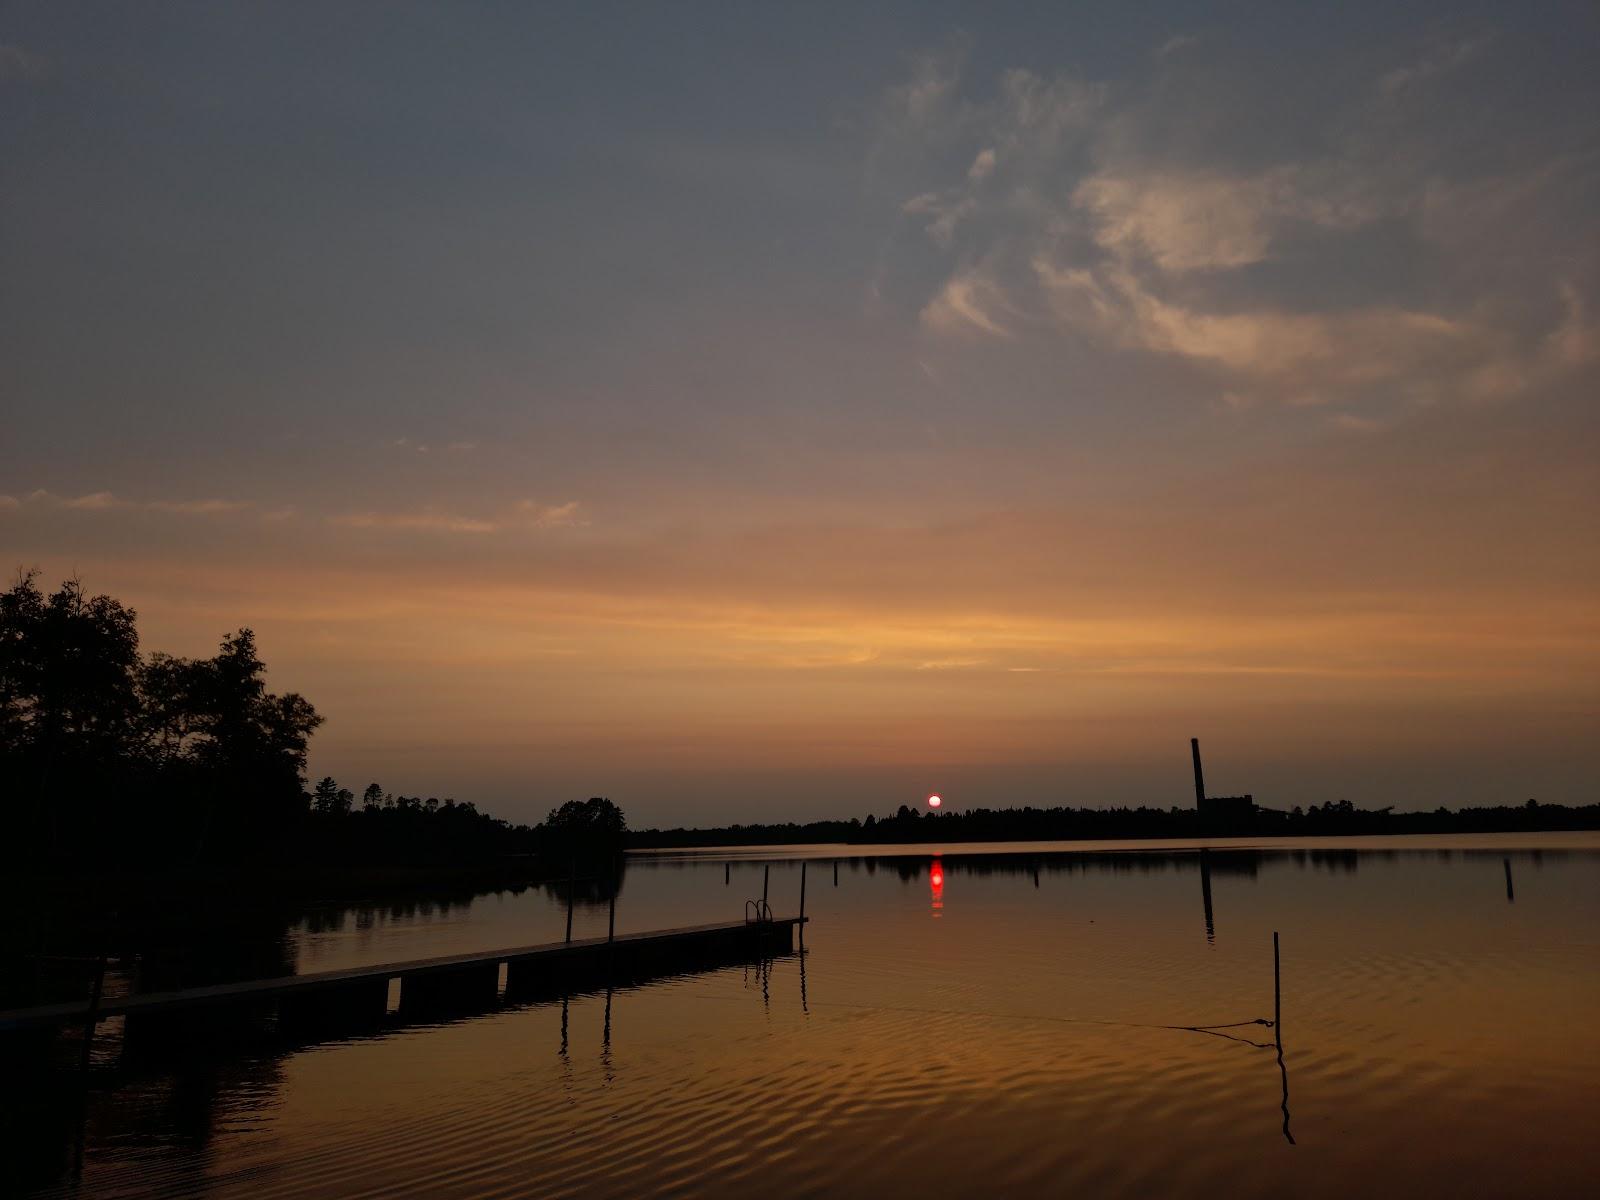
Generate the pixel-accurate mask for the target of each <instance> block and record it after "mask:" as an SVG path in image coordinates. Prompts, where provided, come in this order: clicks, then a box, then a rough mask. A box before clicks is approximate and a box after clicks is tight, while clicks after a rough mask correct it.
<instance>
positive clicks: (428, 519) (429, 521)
mask: <svg viewBox="0 0 1600 1200" xmlns="http://www.w3.org/2000/svg"><path fill="white" fill-rule="evenodd" d="M579 507H580V506H579V503H578V501H576V500H569V501H567V502H566V503H565V504H541V503H539V502H538V501H536V500H519V501H517V502H516V503H515V504H513V505H512V506H511V507H510V508H509V509H507V510H504V511H502V512H500V513H497V514H494V515H490V516H467V515H464V514H461V513H451V512H441V511H438V510H436V509H422V510H420V511H416V512H376V511H363V512H350V513H339V514H336V515H334V516H330V517H328V518H327V521H328V523H329V524H330V525H338V526H343V527H344V528H347V529H396V530H410V531H415V532H422V533H462V534H471V535H475V536H481V535H484V534H493V533H505V532H509V531H515V530H519V529H564V528H573V527H578V526H585V525H588V523H589V522H588V521H587V520H586V519H584V518H583V517H582V515H581V514H580V512H579Z"/></svg>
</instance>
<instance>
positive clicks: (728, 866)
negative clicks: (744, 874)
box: [722, 863, 733, 887]
mask: <svg viewBox="0 0 1600 1200" xmlns="http://www.w3.org/2000/svg"><path fill="white" fill-rule="evenodd" d="M731 882H733V864H732V863H723V864H722V886H723V887H727V886H728V884H729V883H731Z"/></svg>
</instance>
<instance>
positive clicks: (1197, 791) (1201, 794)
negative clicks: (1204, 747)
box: [1189, 738, 1206, 808]
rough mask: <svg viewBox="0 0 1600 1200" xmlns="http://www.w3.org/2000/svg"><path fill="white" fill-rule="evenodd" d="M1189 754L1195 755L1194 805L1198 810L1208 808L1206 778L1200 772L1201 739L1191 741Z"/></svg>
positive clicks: (1191, 739)
mask: <svg viewBox="0 0 1600 1200" xmlns="http://www.w3.org/2000/svg"><path fill="white" fill-rule="evenodd" d="M1189 753H1191V754H1193V755H1194V805H1195V807H1196V808H1204V807H1205V806H1206V777H1205V773H1204V772H1203V771H1201V770H1200V739H1199V738H1190V739H1189Z"/></svg>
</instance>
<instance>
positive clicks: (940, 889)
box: [928, 858, 944, 917]
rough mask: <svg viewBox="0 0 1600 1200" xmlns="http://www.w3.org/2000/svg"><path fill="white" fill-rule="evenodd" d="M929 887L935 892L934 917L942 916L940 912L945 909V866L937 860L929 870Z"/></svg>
mask: <svg viewBox="0 0 1600 1200" xmlns="http://www.w3.org/2000/svg"><path fill="white" fill-rule="evenodd" d="M928 886H929V888H930V889H932V891H933V915H934V916H935V917H939V916H942V915H943V914H942V912H941V911H940V910H941V909H943V908H944V864H943V863H941V862H940V861H939V860H938V859H937V858H936V859H934V860H933V865H932V866H930V867H929V868H928Z"/></svg>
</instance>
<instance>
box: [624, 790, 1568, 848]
mask: <svg viewBox="0 0 1600 1200" xmlns="http://www.w3.org/2000/svg"><path fill="white" fill-rule="evenodd" d="M1570 829H1600V804H1590V805H1586V806H1584V807H1581V808H1569V807H1566V806H1564V805H1559V804H1540V803H1539V802H1538V801H1536V800H1529V801H1528V802H1527V803H1526V804H1521V805H1516V806H1505V807H1498V808H1463V809H1454V810H1452V809H1447V808H1438V809H1434V810H1433V811H1432V812H1394V811H1393V810H1391V809H1387V808H1385V809H1362V808H1357V807H1355V806H1354V805H1353V804H1351V803H1350V802H1349V801H1348V800H1340V801H1338V802H1337V803H1334V802H1331V801H1330V802H1329V803H1327V804H1321V805H1313V806H1312V807H1310V808H1306V809H1301V808H1299V807H1296V808H1294V809H1291V810H1290V811H1287V812H1282V811H1278V810H1274V809H1257V810H1256V812H1255V813H1254V814H1253V815H1252V816H1251V817H1248V818H1242V819H1235V820H1229V821H1224V822H1219V821H1216V820H1208V819H1207V818H1206V817H1204V816H1203V815H1202V814H1201V813H1199V812H1198V811H1196V810H1195V809H1193V808H1177V807H1174V808H1004V809H990V808H975V809H971V810H970V811H967V812H941V813H934V812H929V813H922V812H919V811H918V810H916V809H912V808H908V807H906V806H905V805H903V804H902V805H901V806H900V809H899V811H898V812H896V813H894V814H892V815H890V816H886V817H875V816H868V817H867V819H866V820H864V821H863V820H860V819H858V818H852V819H851V820H848V821H812V822H809V823H807V824H793V823H789V824H783V825H730V826H726V827H723V828H716V829H643V830H638V831H636V832H634V833H631V834H629V835H628V844H629V846H632V847H636V848H639V849H646V848H652V847H654V848H670V847H677V846H761V845H796V844H804V843H820V842H847V843H856V844H862V845H882V844H887V843H900V842H913V843H926V842H952V843H954V842H1028V841H1081V840H1100V839H1113V838H1114V839H1119V840H1120V839H1124V838H1192V837H1215V836H1227V837H1318V836H1337V835H1354V834H1391V833H1508V832H1524V831H1526V832H1538V831H1554V830H1570Z"/></svg>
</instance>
